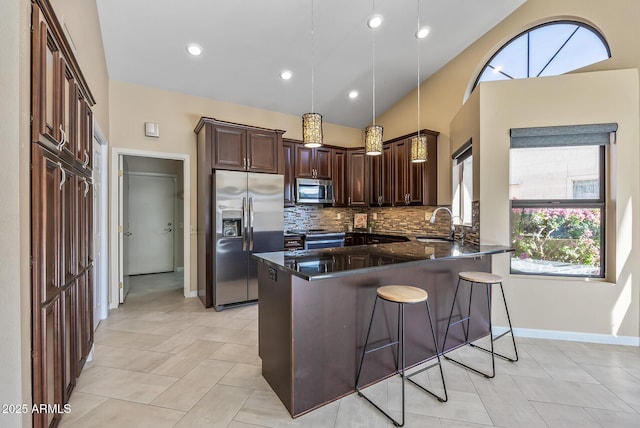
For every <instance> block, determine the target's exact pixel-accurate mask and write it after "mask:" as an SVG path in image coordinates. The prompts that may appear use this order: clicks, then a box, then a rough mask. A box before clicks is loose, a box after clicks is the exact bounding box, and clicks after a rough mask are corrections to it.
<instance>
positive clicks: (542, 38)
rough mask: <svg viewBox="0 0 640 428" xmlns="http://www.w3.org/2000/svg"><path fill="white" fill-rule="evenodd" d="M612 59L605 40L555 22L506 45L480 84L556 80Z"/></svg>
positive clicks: (575, 26) (583, 27)
mask: <svg viewBox="0 0 640 428" xmlns="http://www.w3.org/2000/svg"><path fill="white" fill-rule="evenodd" d="M608 58H611V51H610V50H609V46H608V45H607V42H606V41H605V40H604V37H603V36H602V35H601V34H600V33H599V32H598V31H597V30H596V29H595V28H593V27H591V26H589V25H587V24H584V23H582V22H576V21H554V22H548V23H545V24H542V25H539V26H536V27H534V28H532V29H530V30H527V31H526V32H524V33H522V34H520V35H518V36H516V37H515V38H513V39H512V40H511V41H509V42H508V43H507V44H505V45H504V46H503V47H502V48H500V50H498V52H496V54H495V55H493V57H491V59H490V60H489V62H487V64H486V65H485V66H484V67H483V69H482V71H481V72H480V74H479V75H478V77H477V79H476V81H475V83H474V84H473V88H472V90H473V89H475V87H476V86H478V84H479V83H480V82H486V81H492V80H508V79H525V78H529V77H540V76H556V75H559V74H563V73H567V72H569V71H572V70H577V69H578V68H582V67H586V66H587V65H590V64H595V63H596V62H600V61H602V60H605V59H608Z"/></svg>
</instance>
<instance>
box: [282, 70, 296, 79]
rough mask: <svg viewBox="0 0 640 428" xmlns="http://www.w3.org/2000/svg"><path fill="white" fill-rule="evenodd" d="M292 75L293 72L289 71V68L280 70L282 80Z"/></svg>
mask: <svg viewBox="0 0 640 428" xmlns="http://www.w3.org/2000/svg"><path fill="white" fill-rule="evenodd" d="M292 76H293V73H292V72H291V70H282V71H281V72H280V78H281V79H282V80H289V79H291V77H292Z"/></svg>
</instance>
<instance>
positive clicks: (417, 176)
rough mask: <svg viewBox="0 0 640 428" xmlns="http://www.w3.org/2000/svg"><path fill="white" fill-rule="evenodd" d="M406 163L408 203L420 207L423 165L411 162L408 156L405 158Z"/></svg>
mask: <svg viewBox="0 0 640 428" xmlns="http://www.w3.org/2000/svg"><path fill="white" fill-rule="evenodd" d="M409 153H411V152H409ZM407 162H408V164H407V183H408V184H409V188H408V189H407V193H408V194H409V203H410V204H412V205H422V190H423V186H422V180H423V177H424V163H413V162H411V158H410V155H409V156H407Z"/></svg>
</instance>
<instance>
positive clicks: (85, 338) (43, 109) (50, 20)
mask: <svg viewBox="0 0 640 428" xmlns="http://www.w3.org/2000/svg"><path fill="white" fill-rule="evenodd" d="M32 26H33V31H32V33H31V36H32V43H31V50H32V56H31V58H32V61H31V87H32V91H31V92H32V97H31V115H32V118H33V120H32V128H31V133H32V135H31V141H32V143H33V144H32V147H31V260H32V267H31V320H32V322H31V325H32V334H31V338H32V342H31V347H32V380H33V383H32V394H33V395H32V401H33V404H34V405H37V406H40V405H43V404H44V405H49V406H52V405H57V406H59V408H62V406H63V405H64V404H65V403H66V402H67V401H68V399H69V396H70V394H71V391H72V390H73V388H74V386H75V384H76V379H77V377H78V376H79V375H80V369H81V367H82V364H81V363H80V362H81V361H85V360H86V358H87V356H88V354H89V352H90V351H91V347H92V346H93V288H92V282H91V280H90V278H92V275H93V260H92V258H93V256H92V254H93V248H92V244H93V233H92V222H93V217H92V213H93V198H92V189H91V169H92V158H91V156H92V144H93V116H92V115H93V113H92V110H91V106H92V105H93V104H95V101H94V99H93V96H92V94H91V92H90V91H89V88H88V86H87V84H86V80H85V79H84V76H83V75H82V73H81V71H80V68H79V66H78V64H77V61H76V60H75V57H74V56H73V51H72V49H71V47H70V45H69V43H68V42H67V40H66V38H65V36H64V32H63V31H62V27H61V26H60V23H59V21H58V20H57V18H56V17H55V14H54V12H53V8H52V7H51V5H50V3H49V2H48V1H46V0H36V1H34V2H33V3H32ZM61 416H62V415H61V414H60V413H46V412H34V414H33V426H34V427H35V428H42V427H54V426H57V425H58V423H59V422H60V418H61Z"/></svg>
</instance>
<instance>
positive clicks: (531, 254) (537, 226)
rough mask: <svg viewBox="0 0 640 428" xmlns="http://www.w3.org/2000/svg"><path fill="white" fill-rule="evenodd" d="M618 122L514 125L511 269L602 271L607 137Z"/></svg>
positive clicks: (571, 273)
mask: <svg viewBox="0 0 640 428" xmlns="http://www.w3.org/2000/svg"><path fill="white" fill-rule="evenodd" d="M616 129H617V125H615V124H603V125H578V126H561V127H547V128H527V129H512V130H511V151H510V160H509V162H510V165H509V194H510V195H509V196H510V200H511V244H512V246H513V247H514V248H515V252H514V253H513V254H512V257H511V273H517V274H534V275H535V274H537V275H559V276H580V277H604V247H603V242H604V225H605V195H604V193H605V192H604V189H605V168H604V165H605V145H606V144H608V143H609V141H610V138H611V137H610V135H611V133H613V132H615V130H616Z"/></svg>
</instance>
